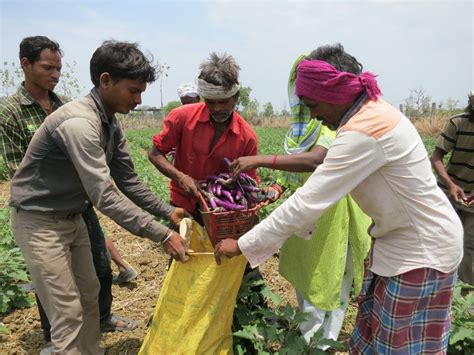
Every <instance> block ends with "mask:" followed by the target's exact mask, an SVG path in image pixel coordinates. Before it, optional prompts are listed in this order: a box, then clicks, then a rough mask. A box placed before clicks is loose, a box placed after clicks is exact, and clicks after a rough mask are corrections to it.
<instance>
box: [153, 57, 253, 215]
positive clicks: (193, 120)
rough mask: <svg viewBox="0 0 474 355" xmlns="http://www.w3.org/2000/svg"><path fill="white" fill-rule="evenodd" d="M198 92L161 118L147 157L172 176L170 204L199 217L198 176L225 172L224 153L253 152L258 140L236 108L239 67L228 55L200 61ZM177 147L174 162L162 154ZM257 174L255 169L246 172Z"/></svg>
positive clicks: (237, 154) (168, 175)
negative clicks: (193, 101)
mask: <svg viewBox="0 0 474 355" xmlns="http://www.w3.org/2000/svg"><path fill="white" fill-rule="evenodd" d="M200 69H201V72H200V74H199V78H198V92H199V95H200V96H201V97H202V98H204V102H202V103H196V104H189V105H183V106H181V107H178V108H176V109H174V110H172V111H171V112H170V113H169V114H168V116H167V117H166V118H165V121H164V123H163V130H162V131H161V132H160V133H158V134H157V135H156V136H154V137H153V148H152V150H151V151H150V153H149V159H150V161H151V162H152V163H153V165H155V167H156V168H157V169H158V170H159V171H160V172H161V173H162V174H164V175H166V176H167V177H169V178H170V179H171V186H170V200H171V203H172V204H174V205H176V206H179V207H182V208H184V209H186V210H187V211H189V212H190V213H191V214H193V215H195V216H197V215H198V214H197V201H198V200H197V196H198V193H199V186H198V183H197V181H198V180H204V179H206V178H207V177H208V176H209V175H212V174H216V173H220V172H227V171H228V168H227V166H226V164H225V162H224V158H228V159H230V160H231V161H233V160H234V159H237V158H238V157H241V156H247V155H256V154H257V150H258V140H257V135H256V134H255V132H254V130H253V129H252V127H251V126H250V125H249V124H248V123H247V122H246V121H245V120H244V119H243V118H242V117H241V116H240V115H239V114H238V113H237V112H236V111H235V110H234V109H235V106H236V104H237V101H238V98H239V91H240V85H239V81H238V76H239V70H240V67H239V66H238V65H237V64H236V63H235V60H234V58H233V57H232V56H228V55H225V54H224V55H222V56H219V55H217V54H216V53H212V54H211V56H210V58H209V59H208V60H207V61H205V62H204V63H202V64H201V65H200ZM173 148H176V153H175V159H174V165H173V164H171V163H170V162H169V161H168V160H167V159H166V157H165V155H166V154H167V153H168V152H169V151H171V150H172V149H173ZM250 175H253V177H256V171H255V170H253V171H251V172H250Z"/></svg>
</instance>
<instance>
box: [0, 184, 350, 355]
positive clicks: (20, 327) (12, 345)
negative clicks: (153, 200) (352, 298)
mask: <svg viewBox="0 0 474 355" xmlns="http://www.w3.org/2000/svg"><path fill="white" fill-rule="evenodd" d="M8 195H9V183H8V182H0V207H4V206H6V204H7V203H8ZM100 218H101V223H102V224H103V226H104V227H105V229H106V230H107V234H108V235H109V236H110V237H111V238H112V239H113V241H114V243H115V245H116V246H117V248H118V249H119V250H120V252H121V254H122V256H123V257H124V259H126V260H127V261H128V262H129V263H130V264H131V265H132V266H133V267H134V268H135V269H136V270H137V271H139V276H138V278H137V279H136V280H135V281H134V282H131V283H130V284H128V285H126V286H116V285H114V286H113V295H114V302H113V305H112V307H113V308H112V309H113V313H115V314H117V315H121V316H125V317H127V318H130V319H136V320H138V321H139V323H140V325H139V327H138V328H137V329H136V330H134V331H131V332H126V333H107V334H104V335H103V337H102V346H103V347H104V348H105V349H106V353H107V354H135V353H137V352H138V350H139V348H140V344H141V343H142V340H143V338H144V337H145V335H146V333H147V331H148V325H147V324H148V323H149V320H150V318H151V316H152V314H153V308H154V306H155V303H156V300H157V298H158V293H159V291H160V288H161V285H162V283H163V280H164V277H165V275H166V266H167V263H168V257H167V256H166V255H165V254H164V252H163V251H162V250H161V249H160V248H158V247H156V246H155V245H153V243H152V242H150V241H148V240H145V239H142V238H139V237H135V236H133V235H131V234H130V233H129V232H127V231H125V230H124V229H123V228H121V227H119V226H118V225H117V224H115V223H114V222H113V221H111V220H110V219H108V218H107V217H104V216H101V217H100ZM277 265H278V261H277V259H276V258H273V259H271V260H269V261H268V262H267V263H265V264H264V265H263V266H262V267H261V271H262V274H263V275H264V278H265V279H266V281H267V282H268V284H269V286H270V288H271V289H272V290H273V291H274V292H275V293H278V294H279V295H280V296H282V298H283V299H284V300H286V301H289V302H291V303H292V304H293V305H295V298H294V292H293V289H292V287H291V285H290V284H289V283H288V282H287V281H286V280H284V279H283V278H282V277H281V276H280V275H279V274H278V272H277ZM114 266H115V265H114ZM114 271H116V269H114ZM354 313H355V308H354V307H353V306H350V308H349V310H348V314H349V315H350V316H349V317H346V319H350V320H348V321H347V322H346V324H345V325H344V329H343V332H342V334H341V338H342V339H347V337H348V334H350V331H351V330H352V324H351V323H352V320H353V318H354V317H353V316H354ZM3 322H4V323H5V324H6V325H7V326H8V328H9V329H10V330H11V333H10V334H8V335H0V354H37V353H38V352H39V350H40V348H41V346H42V345H43V337H42V332H41V328H40V323H39V316H38V311H37V308H36V306H34V307H32V308H26V309H18V310H15V311H14V312H12V313H11V314H9V315H7V316H5V317H3Z"/></svg>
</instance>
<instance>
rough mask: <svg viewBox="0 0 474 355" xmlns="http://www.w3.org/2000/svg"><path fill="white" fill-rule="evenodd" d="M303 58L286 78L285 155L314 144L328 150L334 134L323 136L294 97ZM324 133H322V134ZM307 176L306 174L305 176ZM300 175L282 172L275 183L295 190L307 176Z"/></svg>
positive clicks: (321, 129)
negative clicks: (288, 114) (287, 126)
mask: <svg viewBox="0 0 474 355" xmlns="http://www.w3.org/2000/svg"><path fill="white" fill-rule="evenodd" d="M304 58H305V56H304V55H300V56H299V57H298V58H297V59H296V61H295V62H294V63H293V66H292V68H291V70H290V76H289V78H288V100H289V103H290V110H291V126H290V129H289V130H288V132H287V133H286V136H285V141H284V147H285V152H286V153H287V154H298V153H303V152H307V151H309V150H310V149H311V148H312V147H313V146H314V145H315V144H316V141H317V142H318V143H317V144H318V145H320V146H323V147H325V148H329V146H330V145H331V143H332V141H333V139H334V136H335V134H334V133H330V134H324V132H327V130H328V129H327V128H326V129H324V128H325V127H323V125H322V124H321V122H320V121H318V120H316V119H311V115H310V112H309V109H308V107H306V106H305V105H304V104H303V103H302V102H301V100H300V98H299V97H298V96H297V95H296V88H295V81H296V68H297V67H298V64H299V63H300V62H301V61H302V60H303V59H304ZM323 131H324V132H323ZM306 175H307V174H306ZM306 175H305V174H302V173H294V172H289V171H284V172H281V173H280V178H279V179H278V180H277V183H278V184H279V185H281V186H284V187H286V188H292V189H295V190H296V189H297V188H298V187H300V186H301V185H303V183H304V181H305V180H306V178H307V177H308V176H306Z"/></svg>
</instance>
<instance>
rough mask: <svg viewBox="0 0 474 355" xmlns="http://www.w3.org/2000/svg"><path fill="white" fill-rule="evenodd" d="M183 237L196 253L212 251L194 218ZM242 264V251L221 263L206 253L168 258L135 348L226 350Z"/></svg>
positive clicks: (228, 349)
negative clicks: (148, 324) (149, 321)
mask: <svg viewBox="0 0 474 355" xmlns="http://www.w3.org/2000/svg"><path fill="white" fill-rule="evenodd" d="M189 239H190V240H189V242H190V246H189V248H190V249H192V250H194V251H195V252H196V253H200V252H204V253H205V252H213V251H214V249H213V247H212V245H211V243H210V241H209V237H208V235H207V233H206V230H205V229H204V228H203V227H202V226H200V225H199V224H198V223H196V222H194V221H193V222H192V228H191V233H190V238H189ZM246 264H247V260H246V259H245V257H243V256H242V255H241V256H239V257H234V258H232V259H227V258H223V259H222V263H221V265H217V264H216V262H215V260H214V256H213V255H212V254H201V255H199V254H196V255H193V256H190V259H189V261H188V262H186V263H184V264H183V263H179V262H175V261H173V263H172V265H171V267H170V269H169V271H168V274H167V275H166V278H165V281H164V283H163V286H162V288H161V290H160V294H159V297H158V302H157V303H156V307H155V312H154V315H153V322H152V325H151V328H150V330H149V331H148V334H147V335H146V337H145V340H144V342H143V344H142V347H141V349H140V352H139V354H140V355H145V354H146V355H155V354H231V353H232V330H231V326H232V317H233V312H234V306H235V302H236V297H237V292H238V290H239V287H240V284H241V282H242V277H243V273H244V270H245V266H246Z"/></svg>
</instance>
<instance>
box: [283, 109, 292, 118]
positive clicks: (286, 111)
mask: <svg viewBox="0 0 474 355" xmlns="http://www.w3.org/2000/svg"><path fill="white" fill-rule="evenodd" d="M281 116H283V117H290V112H289V111H288V110H287V109H283V110H281Z"/></svg>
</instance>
